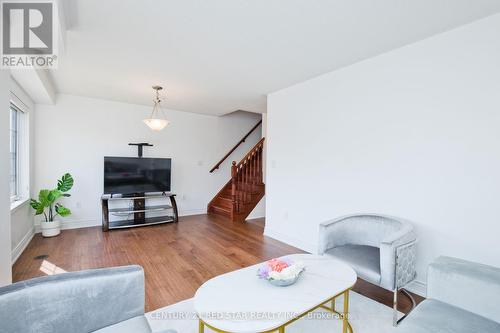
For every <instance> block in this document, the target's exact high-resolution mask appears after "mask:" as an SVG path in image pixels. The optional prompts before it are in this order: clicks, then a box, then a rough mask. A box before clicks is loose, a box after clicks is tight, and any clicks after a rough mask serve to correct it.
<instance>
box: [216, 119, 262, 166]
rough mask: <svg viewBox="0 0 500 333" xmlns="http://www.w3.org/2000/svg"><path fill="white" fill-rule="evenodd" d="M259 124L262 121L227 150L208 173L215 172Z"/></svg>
mask: <svg viewBox="0 0 500 333" xmlns="http://www.w3.org/2000/svg"><path fill="white" fill-rule="evenodd" d="M260 124H262V120H259V122H258V123H257V124H255V126H254V127H252V129H251V130H250V131H248V133H247V134H245V136H244V137H243V138H242V139H241V140H240V141H238V143H237V144H236V145H235V146H234V147H233V148H231V150H229V152H228V153H227V154H226V155H224V157H223V158H222V159H221V160H220V161H219V162H217V164H215V165H214V166H213V168H212V169H210V173H212V172H214V171H215V170H217V169H218V168H219V167H220V165H221V164H222V163H223V162H224V161H225V160H226V159H227V158H228V157H229V155H231V154H232V153H233V152H234V151H235V150H236V149H237V148H238V147H239V146H240V145H241V144H242V143H243V142H245V140H246V139H247V138H248V137H249V136H250V134H252V132H253V131H255V130H256V129H257V127H259V125H260Z"/></svg>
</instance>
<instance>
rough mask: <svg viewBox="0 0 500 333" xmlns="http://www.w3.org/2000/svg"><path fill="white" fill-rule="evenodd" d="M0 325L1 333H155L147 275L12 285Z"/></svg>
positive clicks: (97, 273) (118, 272)
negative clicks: (147, 304)
mask: <svg viewBox="0 0 500 333" xmlns="http://www.w3.org/2000/svg"><path fill="white" fill-rule="evenodd" d="M0 323H2V324H1V325H0V333H20V332H22V333H68V332H71V333H90V332H99V333H118V332H119V333H151V329H150V327H149V324H148V322H147V320H146V318H145V317H144V272H143V270H142V268H141V267H140V266H124V267H117V268H110V269H96V270H87V271H80V272H74V273H63V274H57V275H52V276H47V277H41V278H36V279H31V280H27V281H22V282H17V283H14V284H12V285H9V286H6V287H3V288H0ZM168 332H169V333H175V331H168ZM165 333H167V332H165Z"/></svg>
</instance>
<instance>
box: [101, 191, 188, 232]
mask: <svg viewBox="0 0 500 333" xmlns="http://www.w3.org/2000/svg"><path fill="white" fill-rule="evenodd" d="M167 198H168V199H170V205H168V204H167V203H163V202H162V203H161V204H158V203H155V204H153V205H151V204H148V202H147V201H153V199H155V201H157V202H158V201H159V202H161V201H163V200H166V199H167ZM115 200H116V202H117V203H121V207H120V205H118V206H119V207H110V204H109V203H110V202H113V201H115ZM118 200H120V201H118ZM101 204H102V230H103V231H108V230H111V229H122V228H131V227H140V226H146V225H154V224H161V223H169V222H174V223H177V222H178V221H179V215H178V211H177V203H176V201H175V194H173V193H161V194H142V193H140V194H135V195H134V196H126V195H125V196H124V195H116V194H114V195H103V196H102V197H101ZM124 204H128V207H123V205H124ZM110 215H114V216H116V217H118V218H117V219H113V220H112V219H110ZM148 215H154V216H148Z"/></svg>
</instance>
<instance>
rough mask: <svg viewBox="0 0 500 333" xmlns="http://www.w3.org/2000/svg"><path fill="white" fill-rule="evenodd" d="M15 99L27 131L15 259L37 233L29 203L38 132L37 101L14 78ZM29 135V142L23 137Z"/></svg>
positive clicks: (13, 220) (15, 212)
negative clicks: (36, 121)
mask: <svg viewBox="0 0 500 333" xmlns="http://www.w3.org/2000/svg"><path fill="white" fill-rule="evenodd" d="M10 91H11V100H12V101H13V102H14V103H15V104H16V105H17V106H18V107H19V108H21V109H22V110H23V111H24V114H23V118H22V120H21V124H20V126H22V127H23V129H22V130H23V131H26V132H27V135H26V136H24V135H23V138H21V141H20V142H19V147H18V153H19V154H20V158H21V161H20V164H21V165H20V170H19V171H18V172H19V174H20V180H21V183H20V184H19V187H20V189H19V192H20V193H19V194H20V200H19V201H18V202H16V203H14V204H15V206H16V207H15V208H14V209H11V216H10V224H11V249H12V263H14V262H15V261H16V260H17V258H19V256H20V255H21V253H22V252H23V251H24V249H25V248H26V246H27V245H28V244H29V242H30V240H31V239H32V238H33V235H34V231H35V228H34V218H33V210H32V209H31V207H30V205H29V198H30V197H31V196H32V193H31V189H32V187H33V186H32V185H33V157H34V155H33V136H34V130H33V129H34V124H33V123H34V104H33V101H32V100H31V98H30V97H29V96H28V94H27V93H26V92H25V91H24V90H23V89H22V88H21V87H20V86H19V85H18V84H17V82H16V81H15V80H14V79H11V83H10ZM24 138H26V139H27V142H24V141H22V139H24Z"/></svg>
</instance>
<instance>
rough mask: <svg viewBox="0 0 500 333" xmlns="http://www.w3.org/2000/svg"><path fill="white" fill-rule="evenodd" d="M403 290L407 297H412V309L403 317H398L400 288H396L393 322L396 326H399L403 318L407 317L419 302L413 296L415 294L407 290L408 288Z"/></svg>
mask: <svg viewBox="0 0 500 333" xmlns="http://www.w3.org/2000/svg"><path fill="white" fill-rule="evenodd" d="M401 292H402V293H403V294H404V295H405V296H406V297H408V298H409V299H410V301H411V309H410V311H408V312H407V313H406V314H405V315H404V316H403V317H401V318H399V319H398V290H397V289H396V290H395V291H394V317H393V322H392V323H393V326H394V327H396V326H398V324H399V323H400V322H401V321H402V320H403V319H405V318H406V317H407V316H408V315H409V314H410V312H412V311H413V309H415V307H416V306H417V302H415V299H414V298H413V296H412V295H411V294H410V293H409V292H408V291H406V289H401Z"/></svg>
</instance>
